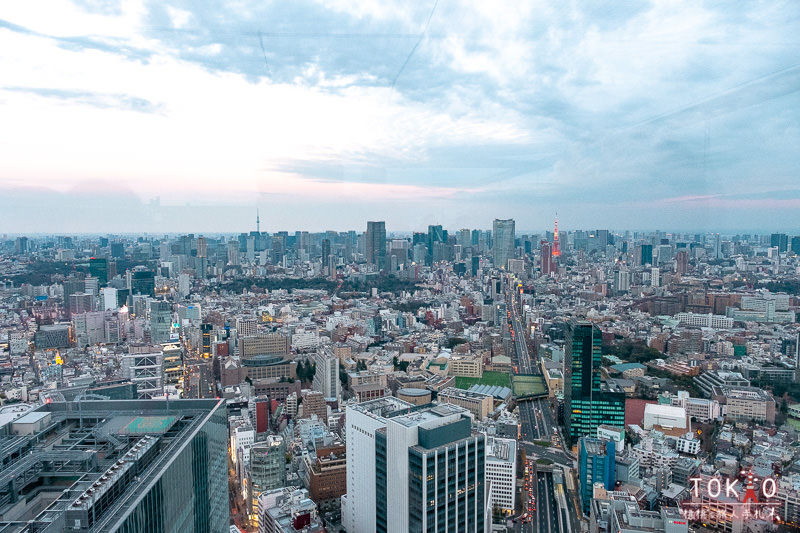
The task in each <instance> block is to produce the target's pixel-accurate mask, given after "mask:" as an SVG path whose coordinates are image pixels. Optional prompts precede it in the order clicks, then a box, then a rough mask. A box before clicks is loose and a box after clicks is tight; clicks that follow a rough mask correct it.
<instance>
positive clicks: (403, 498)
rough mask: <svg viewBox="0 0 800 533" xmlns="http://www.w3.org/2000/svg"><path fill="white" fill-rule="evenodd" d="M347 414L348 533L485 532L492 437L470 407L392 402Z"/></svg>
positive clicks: (362, 406)
mask: <svg viewBox="0 0 800 533" xmlns="http://www.w3.org/2000/svg"><path fill="white" fill-rule="evenodd" d="M346 417H347V429H346V435H347V449H348V456H349V457H354V458H358V460H353V461H350V460H348V461H347V494H346V495H345V496H343V497H342V524H343V525H344V527H345V529H346V530H347V531H348V532H351V533H372V532H380V533H401V532H402V533H406V532H408V531H428V530H429V527H430V528H433V529H434V530H439V531H451V530H452V531H465V532H473V533H478V532H483V531H484V524H485V515H486V510H487V507H486V492H485V491H486V489H485V468H486V465H485V461H486V459H485V456H484V453H485V439H486V437H485V436H484V435H483V434H482V433H477V432H474V431H473V430H472V418H471V416H470V414H469V412H468V411H467V410H466V409H463V408H461V407H458V406H455V405H449V404H439V405H435V404H433V405H432V404H429V405H426V406H422V407H414V406H412V405H411V404H409V403H407V402H404V401H402V400H399V399H397V398H392V397H387V398H379V399H376V400H371V401H368V402H364V403H361V404H357V405H353V406H348V408H347V415H346Z"/></svg>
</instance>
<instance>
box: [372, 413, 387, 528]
mask: <svg viewBox="0 0 800 533" xmlns="http://www.w3.org/2000/svg"><path fill="white" fill-rule="evenodd" d="M386 517H387V508H386V428H381V429H379V430H378V431H376V432H375V530H376V531H378V532H379V533H386Z"/></svg>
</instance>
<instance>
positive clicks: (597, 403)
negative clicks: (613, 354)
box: [564, 322, 625, 443]
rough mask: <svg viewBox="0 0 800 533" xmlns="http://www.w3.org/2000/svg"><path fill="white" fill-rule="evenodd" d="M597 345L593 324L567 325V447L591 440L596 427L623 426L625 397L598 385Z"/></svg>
mask: <svg viewBox="0 0 800 533" xmlns="http://www.w3.org/2000/svg"><path fill="white" fill-rule="evenodd" d="M601 343H602V335H601V333H600V330H599V329H598V328H597V326H595V325H594V324H593V323H591V322H572V323H570V328H569V332H568V335H567V346H566V350H565V351H564V355H565V362H564V368H565V376H564V378H565V383H564V404H565V405H564V419H565V423H566V426H567V428H568V429H569V438H570V443H575V442H577V440H578V439H579V438H580V437H583V436H584V435H592V436H593V435H594V434H595V432H596V431H597V426H599V425H600V424H609V425H614V426H621V427H624V425H625V393H624V392H622V391H621V390H619V389H618V388H615V387H612V386H609V385H606V384H604V383H601V381H600V366H601V363H602V352H601Z"/></svg>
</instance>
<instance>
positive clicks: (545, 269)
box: [539, 241, 556, 276]
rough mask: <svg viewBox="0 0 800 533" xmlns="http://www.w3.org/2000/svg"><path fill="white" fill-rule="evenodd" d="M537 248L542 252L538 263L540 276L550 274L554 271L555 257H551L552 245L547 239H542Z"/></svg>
mask: <svg viewBox="0 0 800 533" xmlns="http://www.w3.org/2000/svg"><path fill="white" fill-rule="evenodd" d="M539 248H540V250H541V252H542V257H541V259H540V263H539V268H540V271H541V273H542V276H552V275H553V274H555V272H556V258H555V257H553V246H552V245H551V244H550V243H549V242H547V241H542V242H541V243H540V244H539Z"/></svg>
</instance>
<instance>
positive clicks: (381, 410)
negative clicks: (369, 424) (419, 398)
mask: <svg viewBox="0 0 800 533" xmlns="http://www.w3.org/2000/svg"><path fill="white" fill-rule="evenodd" d="M413 407H414V406H413V405H411V404H410V403H408V402H406V401H403V400H401V399H399V398H395V397H394V396H385V397H383V398H376V399H375V400H369V401H366V402H362V403H359V404H356V405H352V406H348V409H354V410H356V411H359V412H361V413H364V414H367V415H371V416H374V417H378V418H386V417H388V416H389V415H391V414H392V413H394V412H397V411H403V410H408V409H411V408H413Z"/></svg>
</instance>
